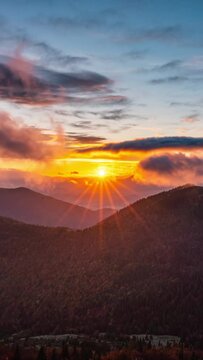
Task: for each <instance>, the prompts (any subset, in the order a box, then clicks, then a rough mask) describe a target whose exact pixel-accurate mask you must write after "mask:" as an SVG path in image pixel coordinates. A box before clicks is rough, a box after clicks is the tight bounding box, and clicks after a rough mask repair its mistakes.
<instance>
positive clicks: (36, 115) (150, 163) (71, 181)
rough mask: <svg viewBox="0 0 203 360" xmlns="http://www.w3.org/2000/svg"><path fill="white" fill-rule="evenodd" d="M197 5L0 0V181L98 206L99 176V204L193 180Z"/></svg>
mask: <svg viewBox="0 0 203 360" xmlns="http://www.w3.org/2000/svg"><path fill="white" fill-rule="evenodd" d="M202 13H203V2H202V1H201V0H195V1H191V0H111V1H107V0H103V1H97V0H94V1H93V0H92V1H90V0H85V1H84V0H74V1H73V0H57V1H56V0H43V1H42V0H35V1H31V0H6V1H5V0H1V7H0V44H1V47H0V101H1V107H0V186H3V187H16V186H28V187H31V188H33V189H37V190H39V191H42V192H45V193H49V194H51V195H53V196H56V197H58V198H61V199H65V200H66V201H71V202H75V203H79V204H82V205H85V206H87V205H88V206H89V207H99V206H101V204H100V203H99V196H98V194H99V192H100V190H98V189H97V188H99V189H100V188H101V186H102V188H104V187H106V186H107V185H108V186H107V187H108V191H103V190H102V191H103V192H104V193H105V194H106V196H105V198H104V201H103V205H105V206H115V207H122V206H124V205H125V204H127V203H128V202H133V201H134V200H135V199H137V198H139V197H142V196H147V195H149V194H151V193H155V192H158V191H160V190H162V189H165V188H170V187H173V186H179V185H182V184H184V183H195V184H199V185H201V184H203V116H202V115H203V111H202V105H203V22H202ZM107 193H108V194H107ZM81 194H82V195H81ZM109 194H110V195H109ZM107 195H108V196H107ZM112 201H113V204H112Z"/></svg>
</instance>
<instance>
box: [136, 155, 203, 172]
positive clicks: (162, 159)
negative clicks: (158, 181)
mask: <svg viewBox="0 0 203 360" xmlns="http://www.w3.org/2000/svg"><path fill="white" fill-rule="evenodd" d="M139 166H140V167H141V168H142V169H143V170H146V171H152V172H155V173H157V174H159V175H173V174H177V172H185V171H187V172H192V173H195V174H196V175H203V159H202V158H199V157H197V156H186V155H184V154H182V153H180V154H176V155H174V154H173V155H172V154H163V155H158V156H151V157H149V158H147V159H145V160H143V161H141V162H140V164H139Z"/></svg>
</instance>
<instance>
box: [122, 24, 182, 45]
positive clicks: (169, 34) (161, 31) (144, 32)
mask: <svg viewBox="0 0 203 360" xmlns="http://www.w3.org/2000/svg"><path fill="white" fill-rule="evenodd" d="M182 37H183V32H182V28H181V27H180V26H178V25H173V26H160V27H153V28H148V29H136V30H133V31H131V33H128V34H127V35H124V36H123V37H121V38H120V40H123V41H127V42H130V43H141V42H149V41H156V42H178V41H180V40H181V39H182Z"/></svg>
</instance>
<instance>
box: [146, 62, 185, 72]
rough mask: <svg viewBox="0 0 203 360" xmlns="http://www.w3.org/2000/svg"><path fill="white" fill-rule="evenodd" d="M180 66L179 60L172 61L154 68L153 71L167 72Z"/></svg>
mask: <svg viewBox="0 0 203 360" xmlns="http://www.w3.org/2000/svg"><path fill="white" fill-rule="evenodd" d="M181 64H182V61H181V60H172V61H169V62H167V63H165V64H162V65H159V66H155V67H154V68H153V70H156V71H167V70H174V69H177V68H178V67H179V66H180V65H181Z"/></svg>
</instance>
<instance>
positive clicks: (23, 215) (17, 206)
mask: <svg viewBox="0 0 203 360" xmlns="http://www.w3.org/2000/svg"><path fill="white" fill-rule="evenodd" d="M113 212H114V210H112V209H102V210H101V211H100V210H90V209H87V208H85V207H82V206H79V205H74V204H70V203H67V202H65V201H61V200H57V199H54V198H53V197H50V196H47V195H43V194H41V193H38V192H36V191H33V190H30V189H28V188H24V187H20V188H16V189H6V188H0V216H5V217H9V218H12V219H15V220H19V221H22V222H25V223H28V224H35V225H43V226H53V227H55V226H64V227H69V228H72V229H84V228H87V227H90V226H93V225H95V224H96V223H98V222H99V221H101V220H103V219H104V218H106V217H108V216H110V215H112V213H113Z"/></svg>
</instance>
